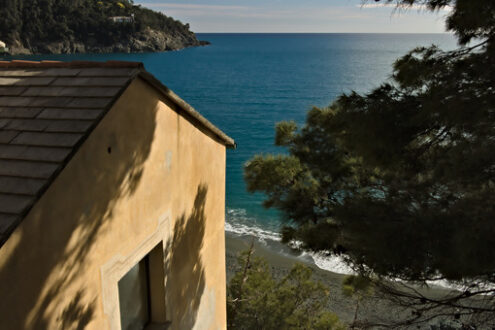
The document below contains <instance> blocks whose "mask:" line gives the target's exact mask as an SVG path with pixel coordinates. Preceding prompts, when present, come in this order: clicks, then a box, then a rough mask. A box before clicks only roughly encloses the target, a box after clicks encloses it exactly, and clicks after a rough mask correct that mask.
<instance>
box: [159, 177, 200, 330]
mask: <svg viewBox="0 0 495 330" xmlns="http://www.w3.org/2000/svg"><path fill="white" fill-rule="evenodd" d="M207 192H208V188H207V187H206V185H204V184H201V185H199V186H198V190H197V192H196V197H195V199H194V205H193V208H192V210H191V213H190V214H189V216H186V215H185V214H183V215H182V216H180V217H179V218H178V219H177V220H176V222H175V225H174V231H173V236H172V239H171V240H170V241H169V242H168V243H167V245H166V248H165V255H166V256H168V262H166V263H165V265H166V269H165V274H169V275H168V276H169V277H168V278H167V287H166V288H165V291H166V292H167V298H168V299H167V300H168V301H169V302H170V309H169V313H171V315H169V316H168V317H167V318H168V319H171V321H172V323H174V324H175V326H176V327H177V328H179V329H192V328H193V327H194V325H195V323H196V319H197V315H198V309H199V305H200V302H201V297H202V295H203V293H204V290H205V272H204V265H203V261H202V259H201V248H202V247H203V240H204V236H205V227H206V215H205V204H206V195H207Z"/></svg>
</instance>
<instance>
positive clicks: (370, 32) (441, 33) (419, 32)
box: [192, 31, 454, 35]
mask: <svg viewBox="0 0 495 330" xmlns="http://www.w3.org/2000/svg"><path fill="white" fill-rule="evenodd" d="M192 32H194V31H192ZM194 33H195V34H201V33H203V34H451V35H454V33H453V32H194Z"/></svg>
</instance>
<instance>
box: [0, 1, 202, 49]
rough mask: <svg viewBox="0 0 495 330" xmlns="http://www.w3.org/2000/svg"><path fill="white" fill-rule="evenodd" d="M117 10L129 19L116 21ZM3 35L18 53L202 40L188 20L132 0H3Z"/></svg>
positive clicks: (149, 46)
mask: <svg viewBox="0 0 495 330" xmlns="http://www.w3.org/2000/svg"><path fill="white" fill-rule="evenodd" d="M116 16H122V17H126V20H125V21H121V22H118V21H114V20H112V19H111V18H112V17H116ZM0 40H2V41H4V42H5V43H6V44H7V46H8V47H9V48H10V49H11V51H12V52H13V53H74V52H86V51H87V52H113V51H122V52H131V51H162V50H169V49H180V48H184V47H188V46H196V45H199V44H200V42H199V41H198V40H197V39H196V36H195V35H194V33H192V32H191V31H190V30H189V25H188V24H182V23H181V22H180V21H177V20H174V19H173V18H171V17H167V16H165V15H164V14H162V13H159V12H155V11H152V10H150V9H147V8H143V7H141V6H136V5H134V3H133V2H132V0H4V1H3V3H2V6H1V7H0Z"/></svg>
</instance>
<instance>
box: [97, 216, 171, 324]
mask: <svg viewBox="0 0 495 330" xmlns="http://www.w3.org/2000/svg"><path fill="white" fill-rule="evenodd" d="M170 226H171V223H170V217H169V214H168V213H167V214H165V215H163V216H162V217H160V219H159V220H158V224H157V228H156V230H155V231H154V232H153V233H152V234H151V235H149V236H148V237H147V238H145V239H144V240H143V241H142V242H141V243H140V244H139V246H138V247H136V248H135V249H134V250H133V251H132V252H131V253H130V254H129V255H127V256H123V255H121V254H116V255H115V256H114V257H112V258H111V259H110V260H109V261H108V262H107V263H105V264H104V265H103V266H101V268H100V273H101V287H102V302H103V312H104V314H105V315H106V316H107V318H108V325H109V329H110V330H121V325H120V306H119V288H118V282H119V280H120V279H121V278H122V277H123V276H124V275H125V274H127V272H129V270H130V269H131V268H132V267H133V266H134V265H136V264H137V263H138V262H139V261H140V260H141V259H143V258H144V257H145V256H146V255H147V254H148V253H150V251H151V250H153V248H155V247H156V246H157V245H158V244H160V243H162V246H163V247H164V248H165V246H166V244H167V241H168V239H169V238H170V232H171V231H170ZM164 255H165V251H164ZM164 262H166V261H164ZM164 267H165V264H164ZM164 281H166V279H164ZM165 287H166V286H165ZM166 307H168V304H166Z"/></svg>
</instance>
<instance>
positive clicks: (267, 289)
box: [227, 246, 345, 330]
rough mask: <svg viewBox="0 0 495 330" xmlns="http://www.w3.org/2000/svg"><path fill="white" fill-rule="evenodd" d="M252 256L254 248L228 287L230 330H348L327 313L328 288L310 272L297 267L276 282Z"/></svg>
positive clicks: (243, 258) (242, 256)
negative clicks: (313, 277) (315, 279)
mask: <svg viewBox="0 0 495 330" xmlns="http://www.w3.org/2000/svg"><path fill="white" fill-rule="evenodd" d="M253 252H254V250H253V246H251V248H250V249H249V250H247V251H244V252H242V253H241V254H240V256H239V258H238V271H237V272H236V274H235V275H234V277H233V278H232V279H231V281H230V283H229V286H228V294H227V326H228V328H229V329H267V330H271V329H273V330H278V329H314V330H318V329H322V330H323V329H325V330H331V329H334V330H341V329H345V326H344V325H343V324H342V323H341V322H340V321H339V319H338V317H337V316H336V315H335V314H334V313H332V312H330V311H328V310H327V308H326V306H327V302H328V299H329V295H330V291H329V288H327V287H326V286H325V285H323V284H322V283H320V282H317V281H314V280H313V279H312V270H311V268H309V267H306V266H303V265H302V264H296V265H294V266H293V267H292V269H291V270H290V272H289V273H288V274H287V275H285V276H284V277H282V278H276V277H275V276H274V275H273V274H272V273H271V272H270V270H269V267H268V265H267V263H266V261H265V260H264V259H262V258H260V257H257V256H254V255H253Z"/></svg>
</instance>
